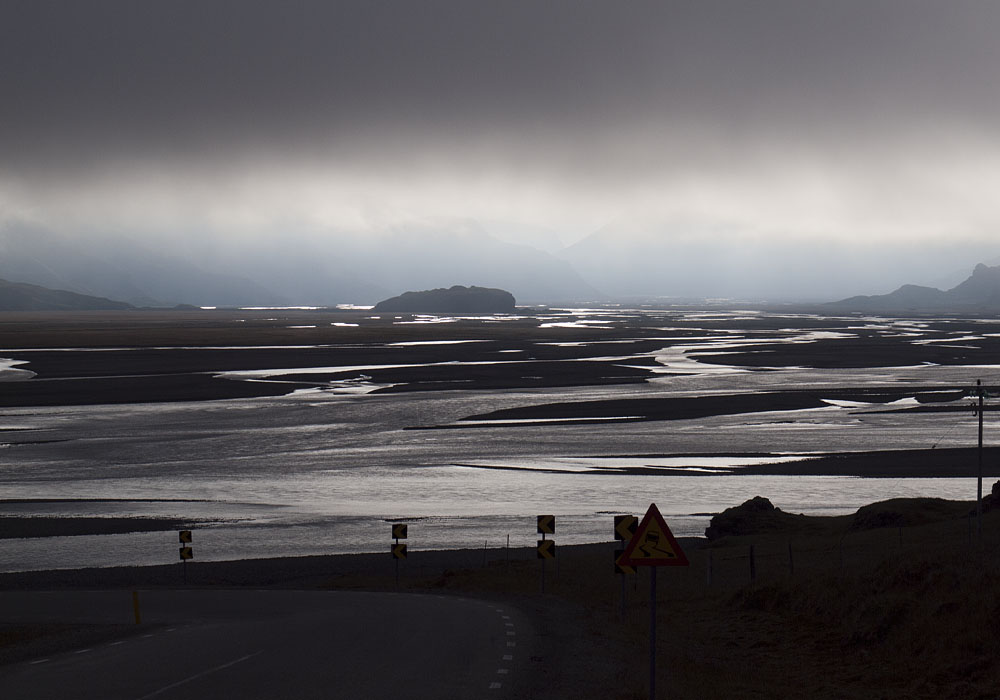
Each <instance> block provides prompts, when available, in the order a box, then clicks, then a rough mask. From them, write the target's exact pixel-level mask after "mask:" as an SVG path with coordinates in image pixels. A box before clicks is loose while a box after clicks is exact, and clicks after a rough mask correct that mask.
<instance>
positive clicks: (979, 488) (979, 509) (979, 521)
mask: <svg viewBox="0 0 1000 700" xmlns="http://www.w3.org/2000/svg"><path fill="white" fill-rule="evenodd" d="M982 384H983V382H982V380H981V379H977V380H976V388H977V389H978V394H979V411H978V413H979V451H978V455H979V458H978V460H977V461H978V469H977V478H976V538H977V539H978V541H979V544H980V546H981V545H982V543H983V386H982Z"/></svg>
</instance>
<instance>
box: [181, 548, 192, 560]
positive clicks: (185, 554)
mask: <svg viewBox="0 0 1000 700" xmlns="http://www.w3.org/2000/svg"><path fill="white" fill-rule="evenodd" d="M180 552H181V560H182V561H187V560H188V559H194V549H192V548H191V547H181V548H180Z"/></svg>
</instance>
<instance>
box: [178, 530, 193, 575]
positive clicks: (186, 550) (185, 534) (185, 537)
mask: <svg viewBox="0 0 1000 700" xmlns="http://www.w3.org/2000/svg"><path fill="white" fill-rule="evenodd" d="M177 541H178V542H180V543H181V546H180V557H181V570H182V571H183V572H184V583H185V584H187V581H188V570H187V563H188V560H189V559H194V547H192V546H191V541H192V536H191V531H190V530H181V531H180V532H179V533H177Z"/></svg>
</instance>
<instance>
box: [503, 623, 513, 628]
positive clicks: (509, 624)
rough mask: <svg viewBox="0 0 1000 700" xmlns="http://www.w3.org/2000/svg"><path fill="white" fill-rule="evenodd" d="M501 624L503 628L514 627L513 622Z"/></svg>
mask: <svg viewBox="0 0 1000 700" xmlns="http://www.w3.org/2000/svg"><path fill="white" fill-rule="evenodd" d="M503 624H504V627H513V626H514V623H513V622H505V623H503Z"/></svg>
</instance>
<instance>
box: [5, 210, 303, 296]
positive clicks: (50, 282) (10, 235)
mask: <svg viewBox="0 0 1000 700" xmlns="http://www.w3.org/2000/svg"><path fill="white" fill-rule="evenodd" d="M0 277H3V278H6V279H9V280H13V281H17V282H27V283H31V284H37V285H41V286H43V287H48V288H51V289H65V290H69V291H72V292H76V293H78V294H85V295H91V296H98V297H107V298H110V299H119V300H122V301H125V302H128V303H129V304H132V305H133V306H174V305H176V304H193V305H210V304H214V305H228V304H241V303H246V301H248V300H255V301H254V303H259V304H279V303H282V302H283V301H284V298H283V297H281V296H279V295H277V294H275V293H274V292H271V291H270V290H267V289H265V288H264V287H262V286H260V285H258V284H256V283H255V282H252V281H250V280H249V279H246V278H240V277H235V276H231V275H226V274H221V273H218V272H213V271H210V270H208V269H205V268H204V267H202V266H200V265H199V264H198V263H197V262H196V261H190V260H184V259H181V258H179V257H175V256H171V255H168V254H165V253H163V252H158V251H155V250H153V249H151V248H148V247H146V246H144V245H141V244H139V243H136V242H134V241H132V240H129V239H128V238H124V237H113V238H112V237H96V236H91V237H88V238H81V237H76V236H66V235H60V234H58V233H56V232H53V231H48V230H46V229H43V228H39V227H34V226H29V225H24V224H21V225H9V226H6V227H3V228H0Z"/></svg>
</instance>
